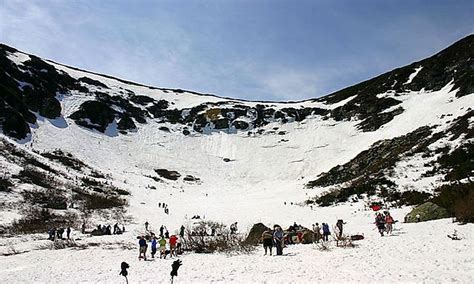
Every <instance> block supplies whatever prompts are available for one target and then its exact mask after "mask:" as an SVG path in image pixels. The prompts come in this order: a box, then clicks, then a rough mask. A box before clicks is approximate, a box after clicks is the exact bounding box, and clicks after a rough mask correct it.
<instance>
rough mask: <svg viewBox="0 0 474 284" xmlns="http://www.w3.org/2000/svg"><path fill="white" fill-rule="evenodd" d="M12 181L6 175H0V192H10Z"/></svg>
mask: <svg viewBox="0 0 474 284" xmlns="http://www.w3.org/2000/svg"><path fill="white" fill-rule="evenodd" d="M12 186H13V184H12V182H11V181H10V180H9V179H8V178H7V177H2V176H0V192H10V191H11V187H12Z"/></svg>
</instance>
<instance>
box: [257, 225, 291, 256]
mask: <svg viewBox="0 0 474 284" xmlns="http://www.w3.org/2000/svg"><path fill="white" fill-rule="evenodd" d="M284 238H285V234H284V233H283V229H282V228H281V227H280V226H279V225H274V226H273V232H272V231H271V230H270V229H267V230H265V231H264V232H263V233H262V237H261V239H262V241H263V248H264V249H265V255H267V250H269V252H270V255H272V249H273V246H275V248H276V254H277V255H282V254H283V247H284V245H285V239H284Z"/></svg>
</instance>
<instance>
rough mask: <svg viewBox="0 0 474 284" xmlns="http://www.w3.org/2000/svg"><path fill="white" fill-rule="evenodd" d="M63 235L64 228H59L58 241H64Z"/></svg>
mask: <svg viewBox="0 0 474 284" xmlns="http://www.w3.org/2000/svg"><path fill="white" fill-rule="evenodd" d="M63 234H64V228H59V229H58V239H60V240H62V239H63Z"/></svg>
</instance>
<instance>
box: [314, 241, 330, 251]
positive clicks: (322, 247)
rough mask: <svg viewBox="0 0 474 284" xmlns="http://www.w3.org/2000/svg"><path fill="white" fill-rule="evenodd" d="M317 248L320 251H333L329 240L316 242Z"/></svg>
mask: <svg viewBox="0 0 474 284" xmlns="http://www.w3.org/2000/svg"><path fill="white" fill-rule="evenodd" d="M316 249H317V250H319V251H331V247H330V246H329V241H323V240H321V241H320V242H319V243H316Z"/></svg>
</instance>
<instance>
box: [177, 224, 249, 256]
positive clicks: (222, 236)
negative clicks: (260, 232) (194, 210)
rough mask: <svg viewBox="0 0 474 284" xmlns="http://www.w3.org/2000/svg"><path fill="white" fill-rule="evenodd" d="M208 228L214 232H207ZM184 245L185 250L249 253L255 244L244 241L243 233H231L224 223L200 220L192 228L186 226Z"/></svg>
mask: <svg viewBox="0 0 474 284" xmlns="http://www.w3.org/2000/svg"><path fill="white" fill-rule="evenodd" d="M209 230H210V231H211V232H214V234H212V233H211V234H209ZM184 246H185V249H186V250H190V251H194V252H196V253H214V252H223V253H250V252H252V251H253V250H254V249H255V246H253V245H249V244H248V243H247V242H245V237H244V236H243V235H239V234H231V233H230V229H229V228H227V226H226V225H224V224H222V223H217V222H212V221H202V222H199V223H198V224H197V225H195V226H194V227H192V228H190V227H188V228H187V229H186V234H185V237H184Z"/></svg>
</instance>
